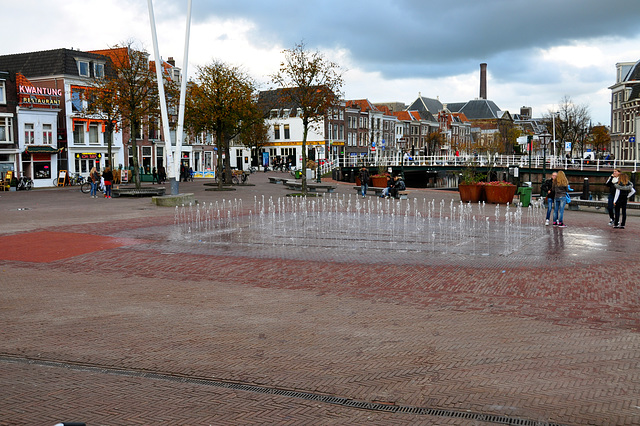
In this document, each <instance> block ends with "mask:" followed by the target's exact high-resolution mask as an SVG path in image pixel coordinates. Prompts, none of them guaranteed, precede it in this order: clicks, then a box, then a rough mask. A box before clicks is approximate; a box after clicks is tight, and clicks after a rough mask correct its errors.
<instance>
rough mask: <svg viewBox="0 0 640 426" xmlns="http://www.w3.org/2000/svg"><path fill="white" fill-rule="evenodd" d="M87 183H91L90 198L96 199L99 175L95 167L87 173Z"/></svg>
mask: <svg viewBox="0 0 640 426" xmlns="http://www.w3.org/2000/svg"><path fill="white" fill-rule="evenodd" d="M89 182H90V183H91V193H90V195H91V198H98V195H97V193H98V185H100V173H98V169H96V167H95V166H94V167H92V168H91V171H90V172H89Z"/></svg>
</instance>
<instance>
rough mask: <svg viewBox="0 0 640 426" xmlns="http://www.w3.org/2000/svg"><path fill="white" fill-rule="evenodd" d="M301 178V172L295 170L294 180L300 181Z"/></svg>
mask: <svg viewBox="0 0 640 426" xmlns="http://www.w3.org/2000/svg"><path fill="white" fill-rule="evenodd" d="M301 177H302V172H301V171H300V170H296V179H300V178H301Z"/></svg>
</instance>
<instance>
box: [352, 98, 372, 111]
mask: <svg viewBox="0 0 640 426" xmlns="http://www.w3.org/2000/svg"><path fill="white" fill-rule="evenodd" d="M346 106H347V108H360V110H361V111H379V109H378V108H376V107H375V105H373V104H372V103H371V102H369V99H356V100H353V101H347V103H346Z"/></svg>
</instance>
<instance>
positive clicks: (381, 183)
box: [371, 176, 387, 188]
mask: <svg viewBox="0 0 640 426" xmlns="http://www.w3.org/2000/svg"><path fill="white" fill-rule="evenodd" d="M371 186H374V187H376V188H386V187H387V178H386V176H383V177H372V178H371Z"/></svg>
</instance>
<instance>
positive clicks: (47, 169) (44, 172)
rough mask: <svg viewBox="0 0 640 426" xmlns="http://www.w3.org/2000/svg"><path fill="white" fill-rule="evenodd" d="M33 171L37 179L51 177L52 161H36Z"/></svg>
mask: <svg viewBox="0 0 640 426" xmlns="http://www.w3.org/2000/svg"><path fill="white" fill-rule="evenodd" d="M33 172H34V173H33V174H34V176H35V179H50V178H51V161H46V162H45V161H34V162H33Z"/></svg>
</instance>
